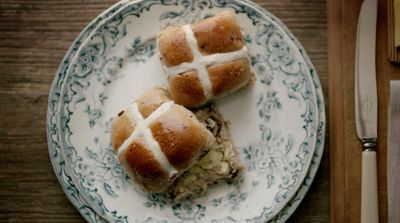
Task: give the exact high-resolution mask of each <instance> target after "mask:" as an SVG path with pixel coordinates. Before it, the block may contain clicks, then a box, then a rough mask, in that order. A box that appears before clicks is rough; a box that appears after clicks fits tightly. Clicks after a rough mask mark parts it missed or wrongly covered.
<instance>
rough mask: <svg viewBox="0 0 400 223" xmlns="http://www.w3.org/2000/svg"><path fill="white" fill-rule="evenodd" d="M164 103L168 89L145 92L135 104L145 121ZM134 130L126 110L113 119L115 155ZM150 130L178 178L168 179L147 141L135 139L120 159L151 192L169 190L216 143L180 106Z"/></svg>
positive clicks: (192, 116)
mask: <svg viewBox="0 0 400 223" xmlns="http://www.w3.org/2000/svg"><path fill="white" fill-rule="evenodd" d="M165 101H170V100H169V94H168V91H167V90H166V89H165V88H155V89H152V90H150V91H146V92H145V93H144V94H143V95H142V96H141V97H140V98H139V99H138V100H137V101H136V103H137V104H138V107H139V112H140V113H141V114H142V115H143V116H144V117H145V118H146V117H147V116H149V115H150V114H151V113H152V112H154V111H155V110H156V109H157V108H158V107H159V106H160V105H161V104H162V103H163V102H165ZM134 127H135V124H134V123H133V121H132V118H131V117H129V115H128V112H126V111H125V112H121V113H120V114H119V116H118V117H116V118H115V119H114V121H113V123H112V129H111V141H112V145H113V146H114V148H115V151H116V152H117V150H118V148H119V147H120V146H121V145H122V144H123V142H124V141H125V140H126V139H128V138H129V136H130V135H131V134H132V132H133V131H134V130H135V129H134ZM149 128H150V130H151V131H152V133H153V137H154V139H155V140H156V141H157V142H158V143H159V145H160V149H161V151H162V152H163V153H164V155H165V156H166V158H167V159H168V161H169V162H170V164H171V165H172V166H174V167H175V169H176V170H177V171H178V173H177V174H176V175H175V176H169V175H168V173H167V172H166V170H164V169H163V166H161V164H160V163H159V161H158V160H157V158H158V157H155V156H154V155H153V153H152V152H151V149H150V148H149V147H148V145H147V144H146V141H144V138H141V137H139V138H136V139H134V140H133V141H132V142H131V143H130V144H129V146H128V147H127V148H126V150H124V151H123V154H120V155H119V158H120V160H121V161H122V163H123V164H124V166H125V167H127V169H128V170H129V171H130V173H131V174H132V176H133V178H134V179H135V180H136V182H138V183H139V184H140V185H141V186H142V187H143V188H144V189H145V190H148V191H154V192H162V191H164V190H166V189H167V188H168V187H169V186H170V185H171V184H172V183H173V180H174V179H175V178H176V176H179V175H180V174H182V173H183V171H184V170H185V169H186V168H188V167H190V166H191V165H193V163H194V162H195V161H196V160H197V159H198V158H199V156H200V155H202V154H204V153H205V152H206V151H207V150H208V147H209V146H210V145H211V143H213V142H214V140H215V139H214V137H213V135H212V134H211V133H210V132H209V131H208V130H207V129H206V128H205V127H204V126H203V125H202V124H201V123H200V122H199V121H198V120H197V119H196V118H195V116H194V114H193V113H192V112H190V111H189V110H187V109H186V108H184V107H183V106H180V105H172V107H171V108H170V109H169V110H167V111H166V112H165V113H164V114H162V115H161V116H160V117H158V118H157V119H156V120H155V121H153V122H152V123H151V124H150V126H149ZM120 152H122V151H120Z"/></svg>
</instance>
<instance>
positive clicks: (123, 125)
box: [111, 111, 135, 152]
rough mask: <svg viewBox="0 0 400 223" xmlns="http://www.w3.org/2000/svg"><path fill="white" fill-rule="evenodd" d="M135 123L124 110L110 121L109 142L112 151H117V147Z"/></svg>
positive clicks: (131, 130) (127, 135) (130, 131)
mask: <svg viewBox="0 0 400 223" xmlns="http://www.w3.org/2000/svg"><path fill="white" fill-rule="evenodd" d="M134 128H135V123H134V122H133V120H132V119H131V118H130V117H129V116H128V114H127V113H126V112H125V111H122V112H120V113H119V114H118V116H117V117H116V118H115V119H114V120H113V121H112V124H111V144H112V145H113V148H114V151H115V152H117V151H118V148H119V147H120V146H121V145H122V143H124V141H125V139H127V138H128V137H129V135H130V134H131V133H132V132H133V130H134Z"/></svg>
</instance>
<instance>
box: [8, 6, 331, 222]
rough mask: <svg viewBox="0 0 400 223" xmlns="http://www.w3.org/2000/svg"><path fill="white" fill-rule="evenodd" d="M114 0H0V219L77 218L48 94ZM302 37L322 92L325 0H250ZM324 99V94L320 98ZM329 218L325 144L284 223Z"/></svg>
mask: <svg viewBox="0 0 400 223" xmlns="http://www.w3.org/2000/svg"><path fill="white" fill-rule="evenodd" d="M115 2H117V0H84V1H83V0H37V1H32V0H1V1H0V104H1V106H0V222H51V223H53V222H83V221H84V220H83V218H82V217H81V215H80V214H79V212H78V211H77V210H76V209H75V207H74V206H73V205H72V204H71V203H70V202H69V201H68V199H67V197H66V195H65V194H64V192H63V191H62V189H61V187H60V185H59V184H58V182H57V179H56V176H55V174H54V171H53V168H52V166H51V163H50V159H49V155H48V149H47V139H46V126H45V119H46V112H47V97H48V93H49V89H50V85H51V82H52V80H53V78H54V75H55V72H56V69H57V68H58V66H59V63H60V62H61V59H62V57H63V56H64V54H65V53H66V51H67V50H68V48H69V47H70V45H71V43H72V41H73V40H74V39H75V37H76V36H77V35H78V34H79V32H80V31H81V30H82V29H83V28H84V27H85V26H86V25H87V24H88V23H89V22H90V21H91V20H92V19H93V18H95V17H96V16H97V15H98V14H99V13H101V12H102V11H103V10H105V9H106V8H108V7H110V6H111V5H112V4H114V3H115ZM256 2H257V3H259V4H260V5H261V6H262V7H265V8H266V9H268V10H269V11H270V12H272V13H273V14H275V15H276V16H278V17H279V18H280V19H282V21H283V22H284V23H285V24H286V25H287V26H288V27H289V28H290V29H291V31H292V32H293V33H294V35H295V36H296V37H297V38H298V39H299V40H300V42H301V43H303V45H304V47H305V49H306V50H307V51H308V53H309V55H310V57H311V60H312V61H313V63H314V65H315V67H316V69H317V71H318V74H319V76H320V79H321V83H322V87H323V90H324V93H325V96H327V85H328V78H327V77H328V75H327V65H326V62H327V57H326V9H325V0H285V1H282V0H257V1H256ZM325 99H327V98H325ZM328 219H329V149H328V147H326V149H325V155H324V157H323V161H322V164H321V168H320V170H319V171H318V174H317V177H316V179H315V180H314V183H313V185H312V187H311V189H310V191H309V193H308V194H307V196H306V198H305V200H304V201H303V203H302V204H301V205H300V207H299V209H298V210H297V211H296V213H295V214H294V216H293V217H292V218H291V220H290V221H291V222H327V221H328Z"/></svg>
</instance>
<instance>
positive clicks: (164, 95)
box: [136, 87, 171, 118]
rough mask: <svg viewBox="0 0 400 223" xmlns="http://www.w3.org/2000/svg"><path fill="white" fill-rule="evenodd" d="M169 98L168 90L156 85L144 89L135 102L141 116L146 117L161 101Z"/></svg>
mask: <svg viewBox="0 0 400 223" xmlns="http://www.w3.org/2000/svg"><path fill="white" fill-rule="evenodd" d="M170 100H171V98H170V96H169V93H168V90H167V89H166V88H165V87H156V88H153V89H150V90H147V91H145V92H144V93H143V94H142V95H141V96H140V97H139V98H138V99H137V100H136V103H137V105H138V108H139V111H140V113H141V114H142V115H143V118H147V117H148V116H149V115H150V114H151V113H152V112H153V111H155V110H156V109H157V108H158V107H159V106H160V105H161V104H162V103H164V102H166V101H170Z"/></svg>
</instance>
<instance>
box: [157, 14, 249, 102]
mask: <svg viewBox="0 0 400 223" xmlns="http://www.w3.org/2000/svg"><path fill="white" fill-rule="evenodd" d="M157 46H158V50H159V53H160V57H161V62H162V64H163V66H164V70H165V72H166V74H167V76H168V83H169V88H170V92H171V97H172V99H173V100H174V101H175V102H176V103H177V104H181V105H183V106H186V107H198V106H201V105H203V104H205V103H207V102H208V101H209V100H212V99H214V98H218V97H221V96H224V95H225V94H227V93H229V92H233V91H236V90H237V89H239V88H241V87H243V86H246V85H248V84H249V83H250V81H251V80H252V78H253V77H254V75H253V73H252V72H251V68H250V60H249V57H248V54H247V48H246V46H245V45H244V40H243V35H242V31H241V28H240V26H239V23H238V21H237V19H236V16H235V14H234V13H233V12H231V11H224V12H221V13H219V14H217V15H216V16H214V17H210V18H207V19H203V20H201V21H199V22H198V23H195V24H191V25H184V26H170V27H167V28H166V29H164V30H162V31H161V32H160V33H158V36H157Z"/></svg>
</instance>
